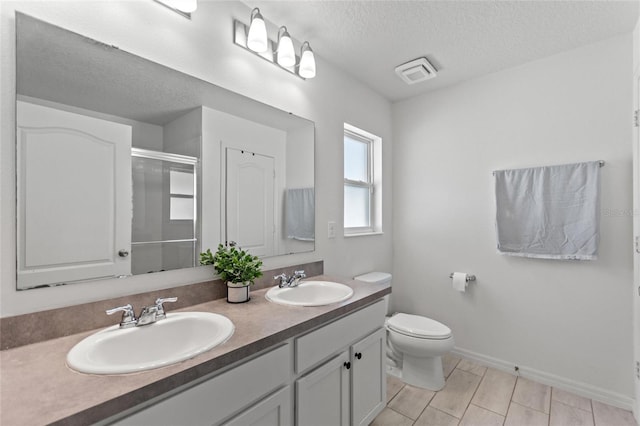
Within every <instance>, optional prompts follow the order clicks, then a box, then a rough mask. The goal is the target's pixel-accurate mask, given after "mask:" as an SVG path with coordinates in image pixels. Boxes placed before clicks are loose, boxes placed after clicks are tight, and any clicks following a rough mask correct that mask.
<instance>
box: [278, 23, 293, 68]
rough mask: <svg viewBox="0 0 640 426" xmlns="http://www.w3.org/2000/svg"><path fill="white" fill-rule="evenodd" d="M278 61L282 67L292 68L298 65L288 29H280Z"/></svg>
mask: <svg viewBox="0 0 640 426" xmlns="http://www.w3.org/2000/svg"><path fill="white" fill-rule="evenodd" d="M277 61H278V65H280V66H281V67H285V68H288V67H292V66H294V65H295V64H296V52H295V50H294V49H293V41H292V40H291V36H290V35H289V32H288V31H287V27H280V30H279V31H278V49H277Z"/></svg>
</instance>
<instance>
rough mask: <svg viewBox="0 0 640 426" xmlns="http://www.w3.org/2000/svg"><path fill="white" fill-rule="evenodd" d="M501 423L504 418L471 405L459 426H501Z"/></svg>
mask: <svg viewBox="0 0 640 426" xmlns="http://www.w3.org/2000/svg"><path fill="white" fill-rule="evenodd" d="M503 423H504V416H501V415H500V414H496V413H494V412H493V411H489V410H485V409H484V408H480V407H478V406H476V405H473V404H471V405H469V408H467V411H466V412H465V413H464V417H462V421H461V422H460V426H502V424H503Z"/></svg>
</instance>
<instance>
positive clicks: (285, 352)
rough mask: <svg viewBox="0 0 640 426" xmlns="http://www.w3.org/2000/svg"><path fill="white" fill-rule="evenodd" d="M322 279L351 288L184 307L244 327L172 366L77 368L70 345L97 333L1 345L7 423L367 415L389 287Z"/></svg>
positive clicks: (276, 421) (306, 420) (298, 420)
mask: <svg viewBox="0 0 640 426" xmlns="http://www.w3.org/2000/svg"><path fill="white" fill-rule="evenodd" d="M321 277H323V276H321ZM324 279H327V280H333V281H338V282H342V283H344V284H346V285H348V286H349V287H351V288H352V289H353V290H354V295H353V296H352V297H351V298H350V299H349V300H346V301H344V302H341V303H336V304H333V305H326V306H317V307H295V306H285V305H280V304H276V303H272V302H269V301H268V300H266V299H265V297H264V294H265V293H266V291H267V289H264V290H258V291H255V292H252V298H251V302H249V303H246V304H242V305H233V304H228V303H226V302H225V301H224V300H214V301H211V302H207V303H203V304H200V305H195V306H191V307H189V308H186V309H183V310H184V311H193V312H195V311H201V312H215V313H219V314H222V315H225V316H226V317H228V318H229V319H230V320H231V321H232V322H233V323H234V325H235V327H236V330H235V333H234V334H233V336H232V337H231V338H230V339H229V340H228V341H227V342H226V343H224V344H222V345H220V346H217V347H216V348H214V349H212V350H211V351H208V352H206V353H203V354H201V355H199V356H197V357H195V358H192V359H189V360H187V361H184V362H181V363H179V364H174V365H171V366H167V367H164V368H159V369H155V370H149V371H146V372H141V373H135V374H126V375H88V374H81V373H77V372H75V371H73V370H71V369H69V368H68V367H67V366H66V364H65V361H64V360H65V357H66V354H67V352H68V351H69V350H70V349H71V347H73V346H74V345H75V344H76V343H78V342H79V341H80V340H82V339H83V338H85V337H86V336H87V335H89V334H92V333H91V332H86V333H79V334H76V335H73V336H68V337H61V338H58V339H53V340H48V341H44V342H40V343H35V344H32V345H27V346H22V347H18V348H14V349H10V350H6V351H3V352H2V353H1V359H0V360H1V362H2V374H1V380H2V395H1V401H0V403H1V405H2V408H3V409H2V414H1V417H0V421H1V422H2V423H3V424H51V423H54V424H55V423H58V424H89V423H98V424H122V425H127V424H194V425H195V424H229V425H234V424H235V425H241V424H242V425H245V424H259V425H288V424H336V425H338V424H341V425H347V424H354V425H355V424H368V423H370V422H371V421H372V420H373V418H375V416H376V415H377V414H378V413H379V412H380V411H381V410H382V409H383V408H384V406H385V394H386V389H385V386H386V384H385V383H386V382H385V377H384V368H383V367H384V359H385V354H384V348H385V345H384V342H385V333H384V329H383V324H384V316H385V307H384V303H383V301H382V297H383V296H384V295H386V294H389V293H390V292H391V288H390V286H388V285H367V284H362V283H358V282H355V281H351V280H340V279H336V278H334V277H324ZM95 314H96V315H100V314H101V312H96V313H95ZM170 343H171V342H161V343H160V344H170ZM152 349H153V348H150V350H152ZM25 401H28V402H25Z"/></svg>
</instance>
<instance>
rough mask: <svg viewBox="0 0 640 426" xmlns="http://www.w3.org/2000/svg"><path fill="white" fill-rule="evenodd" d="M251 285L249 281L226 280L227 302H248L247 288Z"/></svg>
mask: <svg viewBox="0 0 640 426" xmlns="http://www.w3.org/2000/svg"><path fill="white" fill-rule="evenodd" d="M250 288H251V285H250V283H249V282H244V283H232V282H230V281H227V302H229V303H244V302H248V301H249V299H250V297H249V289H250Z"/></svg>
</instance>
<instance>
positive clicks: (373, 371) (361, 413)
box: [351, 329, 387, 426]
mask: <svg viewBox="0 0 640 426" xmlns="http://www.w3.org/2000/svg"><path fill="white" fill-rule="evenodd" d="M385 344H386V331H385V330H384V329H379V330H378V331H376V332H375V333H373V334H370V335H369V336H367V337H365V338H364V339H362V340H361V341H359V342H358V343H356V344H355V345H353V346H351V363H352V366H353V370H352V372H351V401H352V406H351V424H352V425H354V426H355V425H357V426H361V425H362V426H366V425H368V424H369V423H371V422H372V421H373V419H375V418H376V416H377V415H378V414H380V412H381V411H382V410H384V407H385V405H386V403H387V400H386V398H387V396H386V393H387V382H386V376H385V361H386V354H385V350H386V347H385V346H386V345H385Z"/></svg>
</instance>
